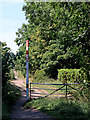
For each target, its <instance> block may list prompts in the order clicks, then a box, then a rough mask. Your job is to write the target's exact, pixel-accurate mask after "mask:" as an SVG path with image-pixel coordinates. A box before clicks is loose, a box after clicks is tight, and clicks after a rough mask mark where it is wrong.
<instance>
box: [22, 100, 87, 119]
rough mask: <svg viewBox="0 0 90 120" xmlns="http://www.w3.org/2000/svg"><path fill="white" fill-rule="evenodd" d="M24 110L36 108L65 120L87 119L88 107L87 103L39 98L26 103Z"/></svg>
mask: <svg viewBox="0 0 90 120" xmlns="http://www.w3.org/2000/svg"><path fill="white" fill-rule="evenodd" d="M24 107H25V108H28V107H36V108H37V109H39V110H41V111H43V112H46V113H47V114H49V115H51V116H53V117H56V118H62V120H64V119H65V118H67V119H72V118H73V119H75V118H77V120H78V119H82V120H87V119H88V105H87V103H80V102H79V101H71V100H66V99H58V98H53V99H52V98H41V99H36V100H32V101H31V102H29V103H27V104H26V105H25V106H24Z"/></svg>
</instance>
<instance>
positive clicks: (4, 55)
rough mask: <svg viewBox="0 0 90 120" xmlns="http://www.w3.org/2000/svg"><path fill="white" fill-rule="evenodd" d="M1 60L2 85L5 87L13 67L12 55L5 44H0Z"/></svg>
mask: <svg viewBox="0 0 90 120" xmlns="http://www.w3.org/2000/svg"><path fill="white" fill-rule="evenodd" d="M0 46H1V59H2V84H3V86H5V85H6V83H7V80H8V79H10V70H11V68H13V67H14V59H13V57H15V56H14V54H13V53H12V52H11V51H10V48H9V47H7V44H6V42H1V41H0Z"/></svg>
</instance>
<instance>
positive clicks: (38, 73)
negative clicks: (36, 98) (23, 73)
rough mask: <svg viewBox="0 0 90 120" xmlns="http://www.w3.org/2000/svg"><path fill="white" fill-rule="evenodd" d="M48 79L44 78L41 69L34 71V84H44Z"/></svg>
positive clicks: (43, 72)
mask: <svg viewBox="0 0 90 120" xmlns="http://www.w3.org/2000/svg"><path fill="white" fill-rule="evenodd" d="M47 79H48V77H47V76H46V73H45V71H44V70H43V69H41V70H38V69H37V70H36V72H35V74H34V80H33V81H34V82H44V81H46V80H47Z"/></svg>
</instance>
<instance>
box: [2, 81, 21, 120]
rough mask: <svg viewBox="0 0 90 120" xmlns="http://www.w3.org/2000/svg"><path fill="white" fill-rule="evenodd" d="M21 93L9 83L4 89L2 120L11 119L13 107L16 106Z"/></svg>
mask: <svg viewBox="0 0 90 120" xmlns="http://www.w3.org/2000/svg"><path fill="white" fill-rule="evenodd" d="M20 95H21V92H20V91H19V90H18V89H17V88H16V87H15V86H13V85H11V84H10V83H9V82H7V84H6V86H4V87H3V88H2V118H3V120H6V119H7V120H9V119H10V110H11V106H12V105H13V104H15V102H16V101H17V99H18V98H19V96H20Z"/></svg>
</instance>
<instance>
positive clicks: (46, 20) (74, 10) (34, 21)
mask: <svg viewBox="0 0 90 120" xmlns="http://www.w3.org/2000/svg"><path fill="white" fill-rule="evenodd" d="M89 8H90V6H89V3H88V2H81V3H80V2H74V3H72V2H26V4H25V5H24V6H23V11H25V17H26V19H27V21H28V24H27V25H26V24H23V25H22V28H21V29H18V31H17V32H16V35H17V38H16V40H15V42H16V43H17V45H19V46H20V49H19V52H18V55H17V56H18V57H17V61H16V64H17V69H19V70H21V71H22V73H23V74H24V75H25V64H26V57H25V54H26V52H25V43H26V40H27V38H29V41H30V49H29V56H30V57H29V66H30V68H29V69H30V72H32V73H33V74H34V73H35V71H36V70H37V69H45V72H46V73H47V75H48V76H49V77H53V78H56V76H57V74H58V71H57V69H61V68H72V69H74V68H77V69H79V68H82V67H83V68H84V69H85V70H86V74H87V75H88V76H89V73H88V71H89V67H88V66H89V58H90V55H89V47H90V46H89V34H90V30H89Z"/></svg>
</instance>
